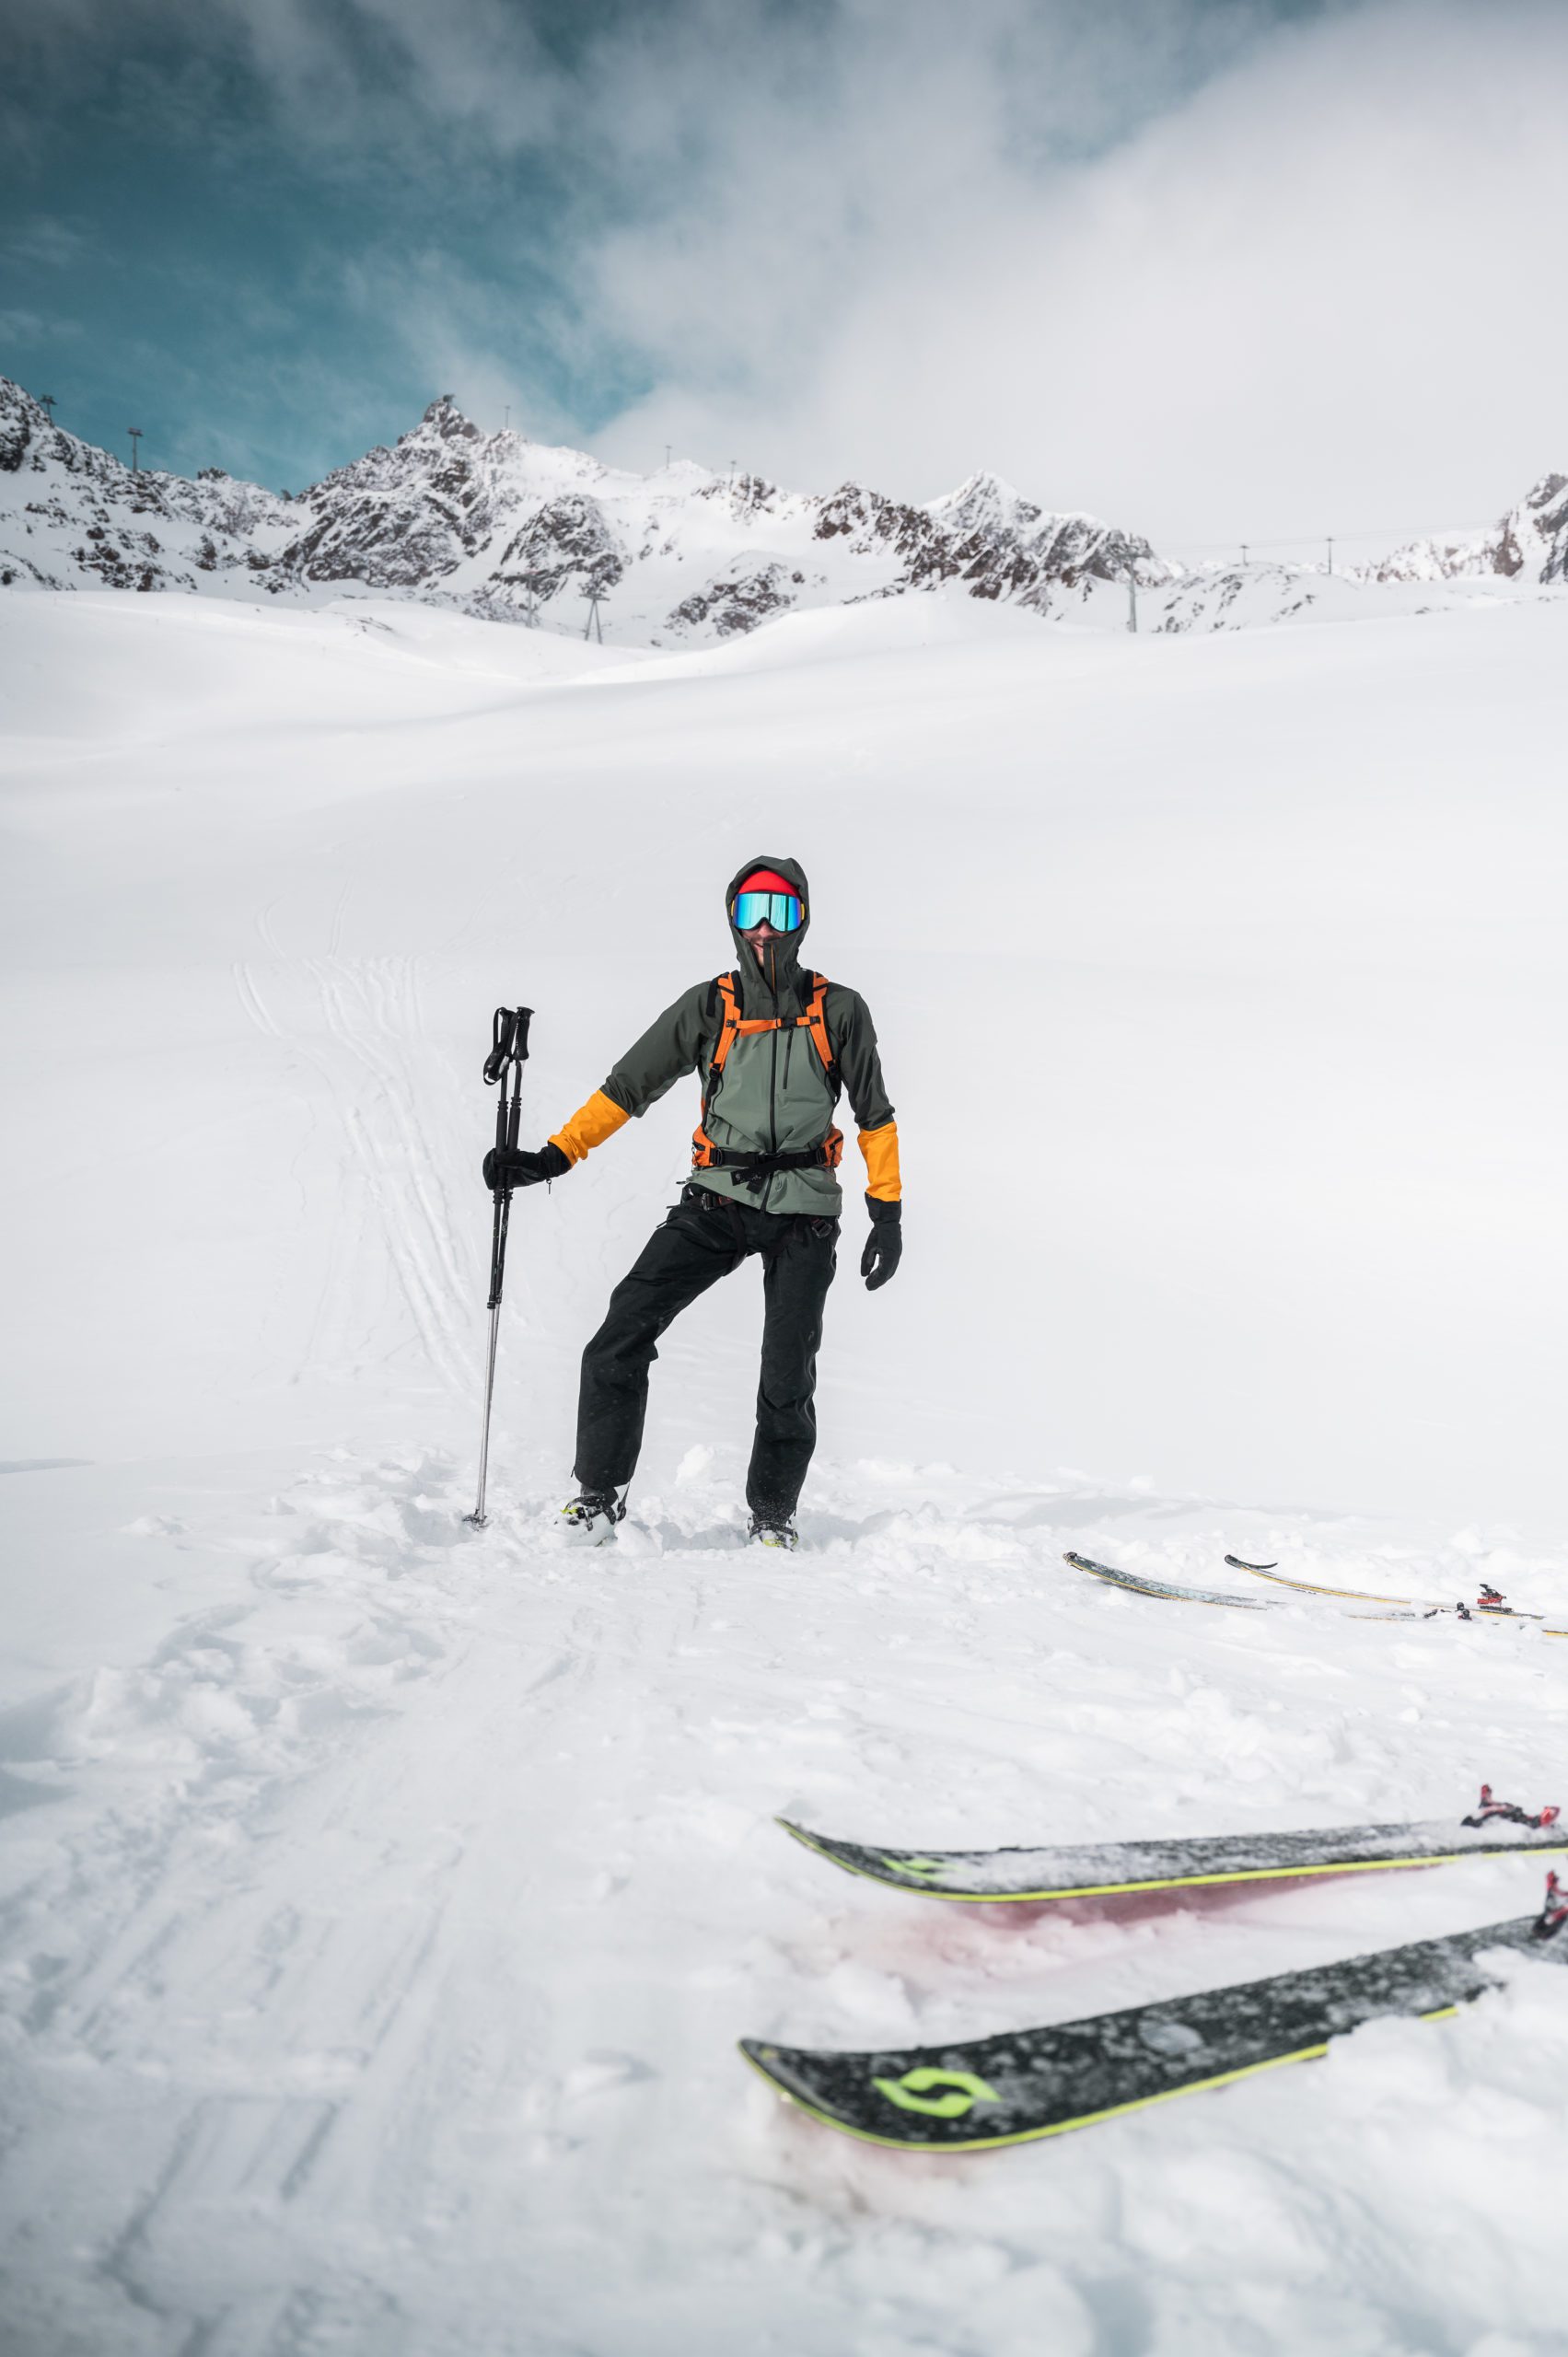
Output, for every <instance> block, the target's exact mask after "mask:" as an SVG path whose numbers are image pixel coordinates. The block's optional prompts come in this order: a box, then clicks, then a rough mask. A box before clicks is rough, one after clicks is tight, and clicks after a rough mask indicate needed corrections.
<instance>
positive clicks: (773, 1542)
mask: <svg viewBox="0 0 1568 2357" xmlns="http://www.w3.org/2000/svg"><path fill="white" fill-rule="evenodd" d="M746 1535H747V1538H748V1539H749V1541H750V1543H751V1545H752V1546H753V1547H784V1548H787V1549H788V1550H789V1551H790V1552H791V1553H792V1554H793V1552H794V1551H795V1550H796V1548H797V1547H798V1546H799V1544H800V1533H799V1532H798V1531H797V1530H796V1527H795V1525H794V1523H793V1522H791V1520H790V1518H789V1516H788V1515H762V1514H754V1515H752V1517H751V1524H750V1527H749V1530H748V1532H747V1534H746Z"/></svg>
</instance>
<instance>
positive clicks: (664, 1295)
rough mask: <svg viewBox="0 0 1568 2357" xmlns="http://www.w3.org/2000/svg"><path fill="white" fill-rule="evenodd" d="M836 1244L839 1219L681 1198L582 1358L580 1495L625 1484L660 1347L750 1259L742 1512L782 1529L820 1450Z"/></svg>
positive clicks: (712, 1197) (701, 1190)
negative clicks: (754, 1274)
mask: <svg viewBox="0 0 1568 2357" xmlns="http://www.w3.org/2000/svg"><path fill="white" fill-rule="evenodd" d="M838 1238H839V1223H838V1221H837V1220H836V1219H809V1218H797V1217H795V1216H793V1215H791V1214H787V1213H777V1212H760V1211H753V1210H752V1209H751V1208H750V1206H749V1204H746V1203H738V1202H734V1201H732V1200H731V1199H730V1198H729V1197H728V1196H725V1195H718V1194H715V1193H714V1190H713V1189H712V1188H710V1187H697V1186H689V1187H686V1188H683V1189H682V1190H681V1196H680V1201H679V1202H678V1203H677V1204H676V1205H675V1207H674V1209H673V1210H672V1211H671V1212H670V1213H669V1215H668V1218H667V1219H666V1221H665V1223H664V1225H663V1226H662V1227H656V1228H655V1230H654V1232H653V1234H652V1236H651V1237H649V1238H648V1241H647V1243H646V1244H645V1246H644V1248H643V1250H642V1252H641V1254H640V1255H639V1256H638V1259H637V1261H636V1264H635V1266H634V1267H633V1269H632V1270H631V1271H630V1273H629V1274H628V1275H626V1276H624V1277H622V1279H621V1283H619V1284H618V1285H617V1286H616V1288H615V1291H614V1292H613V1293H612V1294H611V1295H610V1310H609V1314H608V1315H607V1317H606V1318H605V1321H604V1324H603V1325H602V1326H601V1327H600V1328H599V1329H598V1333H597V1334H596V1335H595V1336H594V1338H593V1341H591V1342H590V1343H589V1344H588V1346H587V1350H586V1351H585V1352H584V1353H583V1383H582V1389H581V1392H580V1393H579V1395H578V1401H577V1462H576V1466H575V1474H576V1478H577V1480H579V1481H580V1482H581V1484H582V1486H583V1488H584V1489H585V1490H595V1491H607V1490H615V1489H619V1488H620V1487H621V1483H622V1482H625V1481H630V1480H631V1479H632V1475H633V1471H634V1470H635V1468H636V1463H637V1453H638V1451H639V1449H640V1448H641V1447H642V1445H643V1419H644V1416H645V1413H646V1411H647V1405H648V1369H649V1367H650V1366H651V1365H652V1364H653V1362H654V1360H655V1359H656V1358H657V1356H658V1351H657V1349H656V1344H657V1341H658V1338H659V1336H660V1335H661V1334H662V1333H663V1332H664V1330H665V1328H666V1327H667V1326H668V1325H669V1324H670V1322H671V1321H672V1319H674V1318H678V1317H679V1314H680V1312H681V1311H682V1310H683V1309H684V1308H685V1307H686V1306H687V1304H688V1303H689V1302H693V1301H695V1300H696V1298H697V1296H698V1295H699V1294H703V1293H706V1292H707V1290H708V1287H709V1286H710V1285H712V1284H716V1283H717V1282H718V1280H719V1278H720V1277H726V1276H728V1274H729V1272H730V1271H731V1270H732V1269H738V1268H739V1266H740V1264H741V1262H742V1261H743V1260H748V1259H749V1257H750V1255H751V1254H752V1253H753V1252H755V1253H757V1254H758V1255H759V1257H760V1258H761V1262H762V1304H763V1308H762V1376H761V1382H760V1383H759V1385H758V1387H757V1437H756V1440H755V1442H754V1443H753V1445H752V1449H751V1465H750V1469H749V1472H748V1474H747V1477H746V1503H747V1504H748V1505H749V1507H750V1509H751V1511H752V1513H753V1514H754V1515H761V1517H762V1518H763V1519H764V1520H780V1521H785V1520H787V1519H788V1517H789V1516H790V1515H792V1514H793V1513H794V1512H795V1505H796V1499H797V1498H798V1497H799V1495H800V1488H801V1484H802V1482H803V1481H804V1480H805V1479H806V1469H807V1466H808V1465H809V1464H810V1462H811V1452H812V1450H813V1449H814V1448H815V1447H816V1446H817V1411H816V1410H815V1408H814V1407H813V1406H812V1395H813V1393H814V1392H815V1390H816V1388H817V1351H818V1347H819V1343H820V1342H821V1340H822V1305H823V1303H824V1301H825V1300H826V1299H827V1294H828V1287H829V1286H830V1284H831V1283H832V1282H833V1269H834V1265H835V1261H836V1257H837V1252H836V1248H837V1245H838Z"/></svg>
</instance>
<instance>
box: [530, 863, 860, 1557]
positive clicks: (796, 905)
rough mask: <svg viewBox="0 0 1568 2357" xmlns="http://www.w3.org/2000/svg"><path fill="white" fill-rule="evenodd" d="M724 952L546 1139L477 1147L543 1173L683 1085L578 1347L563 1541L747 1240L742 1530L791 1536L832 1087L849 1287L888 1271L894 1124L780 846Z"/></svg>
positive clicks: (595, 1504)
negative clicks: (855, 1138)
mask: <svg viewBox="0 0 1568 2357" xmlns="http://www.w3.org/2000/svg"><path fill="white" fill-rule="evenodd" d="M726 908H727V910H728V913H729V926H730V934H731V937H732V938H733V940H734V943H735V949H736V956H737V958H738V966H737V968H736V970H735V971H734V972H733V973H728V974H721V975H720V976H719V977H718V979H717V980H716V981H710V982H698V983H696V984H695V985H694V986H693V987H692V988H691V990H689V991H686V992H685V993H682V995H681V996H680V997H679V998H678V999H677V1000H676V1002H675V1004H674V1005H673V1006H669V1007H667V1008H666V1009H665V1012H664V1013H663V1014H662V1015H661V1016H659V1017H658V1019H657V1021H656V1023H654V1024H653V1025H652V1026H651V1028H649V1029H648V1030H646V1031H645V1032H644V1034H643V1036H642V1038H641V1039H639V1040H638V1041H637V1042H636V1044H635V1046H634V1047H632V1048H630V1049H628V1051H627V1052H626V1054H625V1055H624V1056H623V1057H622V1058H621V1062H619V1063H618V1064H617V1065H616V1067H615V1069H614V1071H613V1072H612V1073H611V1074H610V1077H609V1079H608V1080H607V1081H606V1082H605V1084H604V1086H603V1087H602V1088H598V1089H596V1090H595V1091H594V1093H593V1095H592V1096H591V1097H589V1098H588V1101H587V1104H586V1105H584V1106H583V1107H582V1109H580V1110H579V1111H578V1112H575V1113H574V1114H573V1116H572V1118H571V1120H569V1121H568V1122H566V1123H565V1125H564V1127H563V1128H562V1129H559V1130H557V1131H556V1132H555V1134H554V1136H553V1137H552V1139H551V1140H550V1143H549V1144H548V1145H545V1146H543V1147H541V1148H540V1150H539V1152H537V1153H525V1152H523V1151H522V1150H521V1149H520V1148H518V1147H516V1146H514V1147H511V1148H507V1147H493V1148H492V1149H491V1151H490V1153H489V1154H487V1155H485V1157H484V1183H485V1185H486V1186H487V1187H490V1188H492V1189H494V1187H495V1186H497V1185H499V1184H505V1185H507V1186H511V1187H529V1186H533V1185H535V1184H537V1182H538V1181H539V1180H540V1179H560V1178H563V1176H564V1175H565V1173H566V1172H567V1171H568V1170H570V1168H571V1167H572V1165H573V1164H574V1163H575V1162H581V1160H582V1159H583V1157H584V1155H587V1154H588V1153H589V1152H591V1150H592V1149H593V1147H595V1146H596V1145H602V1144H603V1143H604V1141H605V1140H606V1138H609V1137H613V1136H614V1134H615V1132H616V1131H617V1130H619V1129H620V1128H621V1126H622V1124H623V1123H624V1122H625V1121H627V1120H630V1119H631V1118H632V1116H633V1115H634V1114H635V1115H641V1114H643V1113H645V1112H646V1110H647V1109H648V1107H649V1106H650V1105H653V1104H656V1102H657V1101H658V1099H659V1098H660V1097H663V1096H664V1095H665V1094H666V1092H667V1091H668V1089H670V1088H672V1087H673V1086H674V1085H675V1083H676V1082H677V1081H678V1080H679V1079H680V1078H681V1077H682V1075H683V1074H686V1073H689V1072H695V1073H696V1074H698V1075H699V1077H700V1079H701V1081H702V1084H703V1110H702V1119H701V1120H700V1121H699V1122H698V1125H697V1130H696V1133H695V1135H694V1137H693V1139H692V1145H691V1180H690V1181H689V1183H688V1184H687V1185H686V1186H685V1187H683V1188H682V1189H681V1192H680V1200H679V1202H677V1203H676V1204H675V1205H674V1206H673V1208H672V1209H671V1210H670V1212H669V1213H668V1215H667V1217H666V1219H665V1222H664V1225H662V1227H657V1228H656V1229H655V1231H654V1233H653V1235H652V1237H650V1238H649V1240H648V1242H647V1244H646V1245H645V1248H644V1249H643V1251H642V1253H641V1255H640V1256H639V1258H638V1260H637V1261H636V1263H635V1265H634V1266H633V1268H632V1270H631V1271H630V1272H629V1273H628V1274H627V1275H626V1276H625V1277H623V1278H622V1279H621V1283H620V1284H618V1285H617V1286H616V1288H615V1291H614V1292H613V1293H612V1294H611V1295H610V1309H609V1313H608V1315H607V1316H606V1318H605V1321H604V1323H603V1325H602V1326H601V1327H600V1328H599V1329H598V1333H597V1334H596V1335H595V1336H594V1338H593V1340H592V1341H590V1342H589V1344H588V1346H587V1350H586V1351H585V1352H584V1353H583V1373H582V1387H581V1390H580V1392H579V1395H578V1403H577V1455H576V1463H575V1467H574V1478H575V1480H576V1481H577V1484H578V1494H577V1496H576V1497H575V1498H574V1499H572V1500H571V1501H570V1503H569V1504H566V1505H565V1506H563V1508H562V1514H563V1516H564V1519H565V1523H566V1526H567V1528H568V1532H569V1535H570V1536H571V1537H573V1538H576V1539H580V1540H586V1541H587V1542H589V1543H591V1544H593V1545H599V1544H602V1542H603V1541H604V1540H605V1539H607V1538H614V1536H615V1526H616V1524H617V1523H618V1522H620V1521H621V1520H622V1518H623V1517H624V1515H625V1512H626V1492H627V1488H628V1485H629V1484H630V1482H631V1479H632V1475H633V1470H634V1469H635V1467H636V1463H637V1452H638V1450H639V1448H640V1447H641V1446H642V1438H643V1418H644V1414H645V1411H646V1408H647V1399H648V1368H649V1366H650V1364H651V1363H652V1361H653V1360H654V1359H655V1358H656V1356H657V1355H658V1353H657V1351H656V1347H655V1346H656V1342H657V1341H658V1337H659V1336H660V1335H661V1334H662V1333H663V1332H664V1330H665V1328H666V1327H667V1326H668V1325H669V1323H670V1321H671V1320H672V1318H676V1317H678V1316H679V1313H680V1311H681V1310H683V1309H684V1308H685V1307H686V1306H687V1305H688V1303H690V1302H692V1301H695V1300H696V1298H697V1296H698V1295H699V1294H702V1293H705V1292H706V1291H707V1289H708V1287H709V1286H710V1285H711V1284H713V1283H715V1282H716V1281H717V1279H718V1278H720V1277H723V1276H727V1275H728V1274H729V1272H730V1271H731V1270H732V1269H738V1267H739V1266H740V1264H741V1262H742V1261H743V1260H746V1259H748V1258H749V1256H750V1255H751V1254H752V1253H755V1254H756V1255H757V1256H758V1258H759V1259H760V1260H761V1263H762V1298H763V1318H762V1371H761V1383H760V1384H759V1387H758V1391H757V1434H756V1439H755V1442H754V1444H753V1446H752V1450H751V1463H750V1469H749V1473H748V1476H747V1482H746V1501H747V1504H748V1505H749V1508H750V1517H751V1519H750V1536H751V1538H752V1539H753V1540H755V1541H757V1542H758V1543H760V1544H761V1545H762V1546H764V1547H794V1546H795V1545H796V1543H797V1541H796V1528H795V1508H796V1500H797V1498H798V1497H799V1495H800V1488H801V1484H802V1482H803V1481H804V1480H805V1479H806V1469H807V1466H808V1465H809V1463H810V1461H811V1452H812V1450H813V1449H814V1447H815V1446H816V1444H817V1417H816V1411H815V1410H814V1408H813V1406H812V1394H813V1392H814V1391H815V1389H816V1383H817V1347H818V1344H819V1342H820V1341H821V1339H822V1305H823V1302H824V1299H825V1298H826V1295H827V1291H828V1287H829V1285H830V1283H832V1280H833V1270H834V1266H835V1261H836V1248H837V1244H838V1234H839V1213H840V1210H841V1207H842V1200H843V1199H842V1194H841V1191H840V1189H839V1183H838V1180H837V1179H836V1178H835V1176H834V1172H835V1171H836V1169H837V1167H838V1163H839V1159H840V1156H841V1155H842V1152H843V1139H842V1136H841V1134H840V1132H838V1130H837V1129H835V1128H834V1126H833V1111H834V1108H835V1106H836V1104H837V1101H838V1097H839V1092H840V1089H841V1087H842V1088H843V1089H845V1090H846V1091H847V1092H848V1096H849V1102H850V1107H851V1109H852V1110H853V1112H854V1118H855V1122H856V1124H857V1127H858V1130H859V1134H860V1148H861V1152H862V1154H863V1155H864V1156H865V1170H866V1186H867V1191H866V1197H865V1202H866V1208H867V1209H868V1211H869V1212H870V1213H871V1233H870V1236H869V1237H868V1238H867V1240H866V1244H865V1250H864V1252H863V1253H862V1255H861V1260H860V1272H861V1275H862V1276H863V1277H864V1278H865V1283H866V1286H867V1289H868V1290H869V1291H870V1292H872V1293H875V1292H876V1291H877V1288H878V1286H880V1285H885V1284H886V1283H887V1282H888V1280H889V1277H890V1276H891V1275H892V1274H893V1272H894V1271H895V1270H896V1269H897V1267H898V1265H899V1256H900V1252H901V1250H902V1238H901V1236H900V1185H899V1133H898V1129H897V1126H896V1124H895V1122H894V1120H893V1109H892V1107H891V1105H890V1104H889V1102H888V1093H887V1090H886V1088H885V1087H884V1086H883V1082H882V1067H881V1064H880V1062H878V1060H877V1034H876V1031H875V1030H874V1029H873V1028H872V1022H871V1016H870V1015H869V1013H868V1012H867V1009H866V1006H865V1001H864V999H862V998H860V997H859V996H858V995H857V994H856V993H855V992H854V991H852V990H846V989H845V988H844V986H843V984H842V983H841V982H830V981H825V980H824V978H823V977H822V976H821V975H820V974H813V973H810V972H809V971H805V972H803V971H802V970H801V967H800V962H799V961H800V946H801V943H802V941H803V940H804V938H805V934H806V928H807V924H808V923H809V922H810V892H809V888H808V887H807V881H806V877H805V873H804V871H803V870H802V869H801V867H800V866H799V865H798V864H797V863H796V861H794V860H791V859H771V858H770V859H756V860H750V861H749V862H748V863H747V865H745V866H744V867H743V868H742V869H741V870H740V873H739V874H738V876H737V877H736V878H735V881H734V882H733V883H732V884H731V886H730V888H729V891H728V893H727V895H726Z"/></svg>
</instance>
